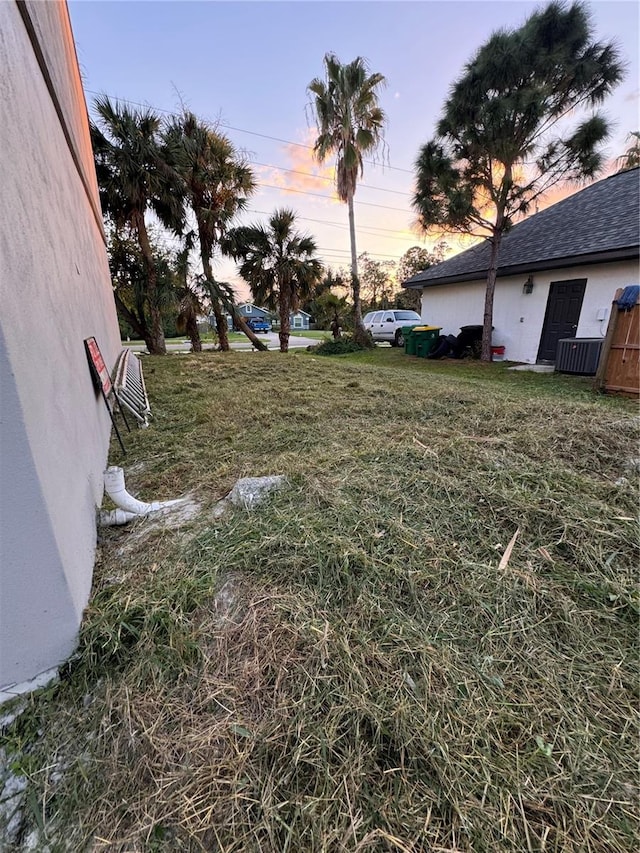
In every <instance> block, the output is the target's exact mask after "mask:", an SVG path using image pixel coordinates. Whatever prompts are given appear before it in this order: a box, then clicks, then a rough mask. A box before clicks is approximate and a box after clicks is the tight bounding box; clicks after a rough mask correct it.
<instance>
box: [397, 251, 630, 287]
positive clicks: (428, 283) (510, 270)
mask: <svg viewBox="0 0 640 853" xmlns="http://www.w3.org/2000/svg"><path fill="white" fill-rule="evenodd" d="M638 257H640V246H638V245H635V246H625V247H623V248H621V249H608V250H607V251H606V252H590V253H588V254H585V255H567V256H565V257H563V258H547V259H545V260H541V261H531V262H529V263H524V264H513V265H511V266H506V267H500V269H499V270H498V274H497V275H498V278H506V277H507V276H510V275H520V274H522V273H533V272H539V271H540V270H553V269H561V268H562V267H579V266H586V265H588V264H604V263H613V262H614V261H629V260H633V259H634V258H638ZM487 272H488V270H487V269H486V268H485V269H479V270H472V271H470V272H465V273H458V274H457V275H448V276H442V277H441V278H431V279H423V280H422V281H415V282H412V281H411V279H409V280H408V281H403V282H402V287H403V288H406V289H422V288H424V287H438V286H440V285H442V284H462V283H464V282H467V281H477V279H479V278H486V277H487Z"/></svg>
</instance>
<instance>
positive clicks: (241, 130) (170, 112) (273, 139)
mask: <svg viewBox="0 0 640 853" xmlns="http://www.w3.org/2000/svg"><path fill="white" fill-rule="evenodd" d="M85 92H86V93H87V94H89V95H96V96H97V97H104V95H105V93H104V92H96V91H94V90H93V89H85ZM106 97H108V98H111V99H112V100H116V101H122V103H125V104H131V105H132V106H134V107H142V108H143V109H152V110H156V111H157V112H159V113H166V114H167V115H173V114H174V113H175V110H166V109H164V107H156V106H153V104H141V103H140V102H139V101H131V100H129V99H128V98H119V97H117V96H116V95H107V96H106ZM218 124H219V125H220V127H226V128H227V130H234V131H236V132H237V133H247V134H249V135H250V136H259V137H261V138H262V139H269V140H271V142H282V143H283V144H284V145H295V146H297V147H298V148H306V149H307V150H309V151H313V150H314V149H313V145H305V144H304V143H303V142H294V141H293V140H291V139H281V138H280V137H279V136H269V135H268V134H266V133H258V132H257V131H255V130H246V129H245V128H242V127H234V126H233V125H231V124H227V123H226V122H224V121H220V122H218ZM364 162H365V163H368V164H369V165H370V166H379V165H380V163H376V162H375V160H364ZM382 168H383V169H384V168H387V169H391V170H393V171H394V172H405V173H406V174H408V175H413V171H412V170H411V169H403V168H402V167H400V166H390V165H388V164H387V166H384V164H383V165H382Z"/></svg>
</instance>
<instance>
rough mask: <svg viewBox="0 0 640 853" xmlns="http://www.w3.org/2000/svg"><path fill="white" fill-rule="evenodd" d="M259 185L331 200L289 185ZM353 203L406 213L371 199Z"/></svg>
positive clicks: (401, 209) (327, 196) (329, 197)
mask: <svg viewBox="0 0 640 853" xmlns="http://www.w3.org/2000/svg"><path fill="white" fill-rule="evenodd" d="M260 186H261V187H266V188H267V189H270V190H282V191H283V192H288V193H299V194H300V195H312V196H315V197H316V198H326V199H329V200H331V196H330V195H323V194H322V193H312V192H311V191H310V190H294V189H292V188H291V187H278V186H276V184H260ZM353 203H354V204H363V205H366V206H367V207H381V208H382V209H383V210H396V211H398V212H399V213H408V211H407V210H405V209H404V208H402V207H390V206H389V205H388V204H374V203H373V202H372V201H355V200H354V202H353Z"/></svg>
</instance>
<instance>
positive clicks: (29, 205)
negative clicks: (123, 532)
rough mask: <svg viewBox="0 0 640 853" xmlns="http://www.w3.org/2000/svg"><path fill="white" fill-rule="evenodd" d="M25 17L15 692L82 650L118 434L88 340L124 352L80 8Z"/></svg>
mask: <svg viewBox="0 0 640 853" xmlns="http://www.w3.org/2000/svg"><path fill="white" fill-rule="evenodd" d="M24 8H25V11H26V13H27V15H28V16H31V17H30V18H29V21H27V22H26V23H25V19H24V17H23V15H22V14H21V13H20V9H19V8H18V6H17V4H16V3H15V2H13V0H11V2H4V3H0V67H1V69H2V73H1V74H0V298H1V300H2V301H1V304H2V311H1V312H0V330H1V335H0V388H1V394H2V400H1V408H0V412H1V414H0V419H1V424H0V426H1V429H2V439H1V441H0V475H1V480H2V488H0V691H1V690H2V689H3V688H6V687H7V686H8V685H12V684H14V683H21V682H24V681H27V680H29V679H32V678H34V677H35V676H37V675H38V674H39V673H40V672H42V671H43V670H45V669H50V668H52V667H55V666H56V665H57V664H58V663H60V662H61V661H62V660H63V659H64V658H65V657H66V656H67V655H68V654H69V653H70V652H71V651H72V649H73V647H74V644H75V641H76V635H77V630H78V627H79V624H80V619H81V616H82V611H83V608H84V607H85V605H86V603H87V600H88V596H89V591H90V586H91V577H92V569H93V562H94V553H95V543H96V525H95V509H96V506H97V505H99V504H100V502H101V499H102V472H103V469H104V466H105V463H106V458H107V451H108V443H109V435H110V429H111V426H110V421H109V417H108V414H107V412H106V410H105V407H104V404H103V402H102V400H101V399H99V398H98V397H97V396H96V394H95V392H94V389H93V386H92V383H91V377H90V374H89V369H88V366H87V361H86V356H85V353H84V345H83V340H84V338H87V337H89V336H95V338H96V339H97V341H98V344H99V345H100V348H101V350H102V353H103V355H104V358H105V361H106V363H107V365H109V366H112V365H113V363H114V361H115V358H116V356H117V354H118V351H119V349H120V342H119V334H118V324H117V318H116V312H115V306H114V302H113V295H112V291H111V284H110V277H109V269H108V263H107V255H106V249H105V244H104V235H103V233H102V230H101V225H100V220H99V218H98V216H97V215H96V211H99V204H98V198H97V191H96V185H95V173H94V171H93V162H92V158H91V147H90V143H89V136H88V123H87V114H86V105H85V103H84V99H83V97H82V89H81V86H80V78H79V72H78V68H77V62H76V59H75V50H74V48H73V42H72V39H71V30H70V27H69V23H68V15H67V10H66V6H64V4H57V3H56V4H52V3H28V4H26V6H25V7H24ZM29 24H30V25H31V26H29ZM34 37H35V38H36V42H35V44H34V41H33V39H34ZM40 40H41V41H42V43H41V44H40V43H39V41H40ZM39 60H40V62H39ZM42 61H44V62H45V68H44V70H43V68H42V67H41V62H42ZM47 72H48V73H47ZM52 88H53V93H52V91H51V89H52ZM0 698H2V695H1V693H0Z"/></svg>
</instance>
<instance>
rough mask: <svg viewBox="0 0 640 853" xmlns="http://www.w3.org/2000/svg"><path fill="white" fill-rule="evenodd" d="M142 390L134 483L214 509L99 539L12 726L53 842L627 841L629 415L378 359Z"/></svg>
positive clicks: (422, 851)
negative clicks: (246, 506)
mask: <svg viewBox="0 0 640 853" xmlns="http://www.w3.org/2000/svg"><path fill="white" fill-rule="evenodd" d="M144 369H145V378H146V383H147V388H148V391H149V395H150V398H151V404H152V410H153V413H154V421H153V424H152V426H151V428H150V429H148V430H144V431H138V432H135V433H131V434H130V435H129V434H127V435H126V439H125V440H126V443H127V450H128V452H127V456H126V459H125V460H124V467H125V472H126V474H127V487H128V489H129V491H131V492H132V493H133V494H134V495H136V496H137V497H140V498H141V499H143V500H162V499H169V498H175V497H178V496H180V495H183V494H186V493H191V494H192V495H193V496H194V498H195V499H197V500H198V501H199V502H200V504H201V512H200V514H199V515H197V516H196V517H195V518H193V519H192V520H191V521H189V522H187V523H186V524H184V525H183V526H182V527H179V528H171V527H168V526H167V525H166V523H164V524H157V523H154V522H151V521H150V520H141V521H138V522H135V523H133V524H131V525H129V526H128V527H122V528H108V529H105V530H103V531H102V532H101V540H100V546H99V554H98V561H97V566H96V572H95V578H94V588H93V595H92V599H91V602H90V605H89V607H88V609H87V611H86V614H85V619H84V623H83V627H82V632H81V638H80V646H79V650H78V654H77V656H76V657H75V658H74V659H73V660H72V661H71V662H70V664H69V665H68V667H67V668H66V669H65V671H64V672H63V678H62V680H61V682H60V683H59V684H58V685H57V686H55V687H51V688H49V689H47V690H44V691H42V692H41V693H40V694H38V695H35V696H34V697H33V699H32V700H31V701H30V703H29V707H28V708H27V710H26V711H25V712H24V714H23V715H22V716H21V717H20V718H19V719H18V721H17V722H16V723H14V724H13V726H12V727H10V728H9V729H8V730H7V733H6V737H5V749H6V750H7V751H8V755H9V759H10V760H11V761H12V762H13V764H14V767H15V768H16V770H17V772H20V773H22V774H23V775H24V776H25V777H26V779H27V780H28V796H27V798H26V802H27V803H28V806H27V807H26V819H27V821H30V822H31V825H32V826H33V827H40V830H39V831H40V834H41V835H40V837H41V838H42V837H44V838H46V839H48V840H49V842H50V843H52V844H53V846H52V849H55V850H73V851H77V850H85V849H91V850H109V851H123V853H124V851H178V850H179V851H183V850H187V851H203V850H205V851H225V853H227V851H229V853H230V852H231V851H234V853H244V851H255V853H265V852H266V851H269V853H271V851H273V853H283V851H288V853H306V851H313V853H316V851H317V853H320V851H327V853H332V851H354V853H364V851H403V853H406V851H410V853H428V851H442V853H444V851H448V853H454V851H465V853H467V851H468V853H493V851H512V853H522V851H567V853H568V851H571V853H577V851H585V853H587V851H589V853H618V851H632V850H636V849H638V845H639V843H640V836H639V833H638V823H637V781H638V776H637V757H638V755H637V753H638V748H637V747H638V729H637V710H638V703H637V687H638V653H637V638H638V593H637V583H636V581H637V574H636V572H637V554H638V551H637V527H636V522H635V518H636V515H637V508H638V490H637V480H638V478H637V472H634V470H633V467H634V465H637V464H638V463H637V456H638V444H637V438H638V424H639V422H638V418H637V407H636V406H635V405H634V404H633V403H632V402H630V401H628V400H624V399H615V398H607V397H602V396H597V395H594V394H593V393H592V392H591V391H590V386H589V381H588V380H582V379H577V378H573V377H566V376H564V377H563V376H554V375H539V374H533V373H513V372H509V371H507V369H506V365H505V364H493V365H482V364H479V363H451V362H449V363H444V362H439V363H431V362H426V361H422V360H420V361H418V360H416V359H409V358H408V357H406V356H405V355H404V354H403V353H402V352H400V351H398V350H394V349H391V348H378V349H375V350H374V351H372V352H370V353H366V354H363V355H352V356H343V357H339V358H321V357H318V356H314V355H313V354H312V353H307V352H294V353H290V354H289V355H288V356H281V355H280V354H278V353H253V354H252V353H241V352H235V353H227V354H220V353H214V352H206V353H203V354H202V355H200V356H192V355H173V356H167V357H164V358H145V360H144ZM634 460H635V461H634ZM111 461H112V463H113V464H123V462H122V459H121V456H120V454H119V451H118V447H117V445H116V444H115V443H114V444H113V446H112V459H111ZM266 474H285V475H286V476H287V478H288V483H289V485H288V487H287V488H286V489H284V490H282V491H280V492H278V493H276V494H275V495H274V496H273V497H272V499H271V500H270V501H269V502H268V503H266V504H264V505H263V506H260V507H259V508H257V509H256V510H254V511H253V512H248V511H245V510H241V509H235V510H233V511H231V512H229V513H228V514H227V515H225V516H223V517H221V518H216V517H215V516H214V514H213V512H212V510H213V507H214V505H215V503H216V501H218V500H219V499H220V498H221V497H223V496H224V495H225V494H226V493H227V492H228V491H229V490H230V489H231V487H232V486H233V484H234V482H235V481H236V479H237V478H238V477H242V476H260V475H266ZM25 831H26V830H25ZM56 845H57V846H56Z"/></svg>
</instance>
